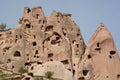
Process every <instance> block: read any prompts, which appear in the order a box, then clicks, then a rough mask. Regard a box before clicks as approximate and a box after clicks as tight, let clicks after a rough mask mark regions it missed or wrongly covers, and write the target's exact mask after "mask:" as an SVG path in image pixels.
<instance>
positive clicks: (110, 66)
mask: <svg viewBox="0 0 120 80" xmlns="http://www.w3.org/2000/svg"><path fill="white" fill-rule="evenodd" d="M79 65H80V67H79V72H80V74H79V76H81V78H84V80H119V78H120V77H119V75H120V68H119V67H120V62H119V57H118V52H117V49H116V47H115V44H114V41H113V38H112V36H111V34H110V33H109V31H108V30H107V29H106V27H105V26H104V24H102V23H101V24H100V25H99V27H98V29H97V30H96V32H95V33H94V34H93V36H92V38H91V39H90V41H89V42H88V45H87V47H86V50H85V54H84V57H83V59H82V61H81V63H80V64H79Z"/></svg>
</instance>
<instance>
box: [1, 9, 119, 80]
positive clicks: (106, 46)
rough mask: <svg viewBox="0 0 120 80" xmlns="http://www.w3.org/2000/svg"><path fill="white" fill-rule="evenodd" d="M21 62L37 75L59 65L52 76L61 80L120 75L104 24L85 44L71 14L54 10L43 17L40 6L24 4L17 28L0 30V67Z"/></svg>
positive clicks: (110, 78) (100, 79)
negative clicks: (26, 5) (25, 5)
mask: <svg viewBox="0 0 120 80" xmlns="http://www.w3.org/2000/svg"><path fill="white" fill-rule="evenodd" d="M56 61H57V62H58V63H56ZM42 65H44V66H47V65H49V66H50V67H49V68H45V67H42ZM55 65H57V66H58V68H59V69H62V70H59V69H58V68H56V67H55ZM21 66H23V67H25V68H26V69H29V71H31V68H32V67H33V66H34V67H35V68H34V70H33V71H32V72H33V74H34V75H38V76H44V75H45V71H47V70H52V71H54V69H58V71H57V70H56V71H54V72H55V75H54V77H55V78H57V77H59V78H61V79H64V80H67V79H68V80H71V79H74V80H119V79H120V69H119V67H120V61H119V56H118V52H117V50H116V46H115V44H114V41H113V38H112V36H111V34H110V32H109V31H108V30H107V29H106V27H105V26H104V24H100V26H99V28H98V29H97V30H96V32H95V33H94V35H93V36H92V38H91V39H90V41H89V43H88V44H87V47H86V45H85V43H84V40H83V38H82V35H81V33H80V29H79V27H78V25H77V24H76V23H75V22H74V21H73V20H72V18H71V14H66V13H65V14H63V13H61V12H56V11H53V12H52V14H51V16H47V17H46V16H45V15H44V12H43V11H42V7H35V8H32V9H30V8H29V7H25V8H24V14H23V17H22V18H20V20H19V24H18V25H17V26H16V28H13V29H9V30H3V31H0V67H2V68H4V69H8V70H10V71H12V72H18V70H19V68H20V67H21ZM52 67H53V68H52ZM38 69H39V70H38ZM38 71H40V72H41V73H39V72H38ZM66 74H68V75H66ZM63 75H64V76H63ZM71 76H72V77H71Z"/></svg>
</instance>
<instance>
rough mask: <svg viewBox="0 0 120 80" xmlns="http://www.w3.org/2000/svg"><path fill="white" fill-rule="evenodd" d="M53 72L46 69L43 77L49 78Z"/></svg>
mask: <svg viewBox="0 0 120 80" xmlns="http://www.w3.org/2000/svg"><path fill="white" fill-rule="evenodd" d="M53 74H54V73H53V72H51V71H48V72H46V73H45V77H46V78H48V79H50V78H51V77H52V76H53Z"/></svg>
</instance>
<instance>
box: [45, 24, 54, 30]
mask: <svg viewBox="0 0 120 80" xmlns="http://www.w3.org/2000/svg"><path fill="white" fill-rule="evenodd" d="M52 30H53V25H49V26H47V27H46V28H45V31H52Z"/></svg>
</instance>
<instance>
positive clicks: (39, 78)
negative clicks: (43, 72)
mask: <svg viewBox="0 0 120 80" xmlns="http://www.w3.org/2000/svg"><path fill="white" fill-rule="evenodd" d="M35 80H43V78H42V77H37V78H35Z"/></svg>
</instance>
